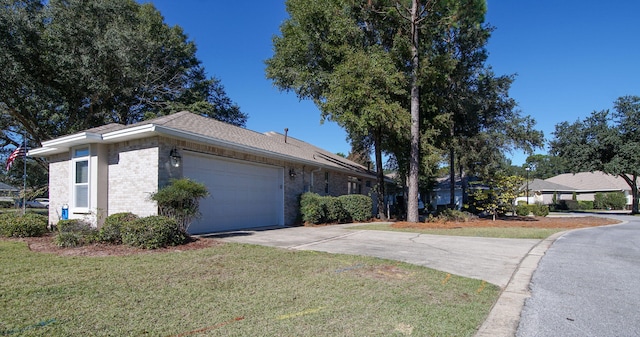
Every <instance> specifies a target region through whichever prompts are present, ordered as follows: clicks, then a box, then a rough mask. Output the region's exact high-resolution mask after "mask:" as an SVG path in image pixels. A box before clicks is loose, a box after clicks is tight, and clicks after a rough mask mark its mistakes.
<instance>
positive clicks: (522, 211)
mask: <svg viewBox="0 0 640 337" xmlns="http://www.w3.org/2000/svg"><path fill="white" fill-rule="evenodd" d="M529 211H530V209H529V206H528V205H527V204H526V202H525V203H522V204H521V203H519V202H518V206H516V214H517V215H518V216H527V215H529Z"/></svg>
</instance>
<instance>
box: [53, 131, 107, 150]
mask: <svg viewBox="0 0 640 337" xmlns="http://www.w3.org/2000/svg"><path fill="white" fill-rule="evenodd" d="M101 140H102V136H101V135H100V134H98V133H91V132H81V133H76V134H73V135H68V136H64V137H60V138H56V139H52V140H48V141H46V142H42V147H70V146H74V145H77V144H81V143H84V144H87V143H99V142H100V141H101Z"/></svg>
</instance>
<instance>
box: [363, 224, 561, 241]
mask: <svg viewBox="0 0 640 337" xmlns="http://www.w3.org/2000/svg"><path fill="white" fill-rule="evenodd" d="M352 229H358V230H360V229H370V230H381V231H396V232H411V233H422V234H434V235H455V236H477V237H485V238H512V239H546V238H548V237H549V236H550V235H551V234H554V233H557V232H562V231H565V230H567V229H565V228H525V227H509V228H494V227H477V228H473V227H469V228H451V229H415V228H393V227H391V225H390V224H385V223H381V224H371V225H363V226H358V227H354V228H352Z"/></svg>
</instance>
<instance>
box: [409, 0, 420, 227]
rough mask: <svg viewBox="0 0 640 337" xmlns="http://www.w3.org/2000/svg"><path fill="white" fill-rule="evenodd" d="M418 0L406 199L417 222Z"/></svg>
mask: <svg viewBox="0 0 640 337" xmlns="http://www.w3.org/2000/svg"><path fill="white" fill-rule="evenodd" d="M418 20H419V18H418V0H413V1H412V2H411V58H412V65H411V153H410V159H409V179H408V184H409V195H408V199H409V200H407V221H408V222H418V221H419V214H418V173H419V165H420V88H419V83H418V72H419V69H420V57H419V55H418V45H419V44H418V42H419V36H418Z"/></svg>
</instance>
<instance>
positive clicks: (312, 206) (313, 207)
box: [300, 192, 324, 224]
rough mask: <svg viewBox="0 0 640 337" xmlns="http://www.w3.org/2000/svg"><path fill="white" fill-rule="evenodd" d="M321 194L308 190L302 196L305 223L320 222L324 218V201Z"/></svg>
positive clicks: (301, 204)
mask: <svg viewBox="0 0 640 337" xmlns="http://www.w3.org/2000/svg"><path fill="white" fill-rule="evenodd" d="M321 198H322V197H321V196H320V195H318V194H316V193H311V192H307V193H304V194H302V195H301V196H300V213H301V214H302V221H303V222H305V223H312V224H319V223H321V222H322V219H323V218H324V210H323V207H322V206H323V203H322V202H321Z"/></svg>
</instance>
